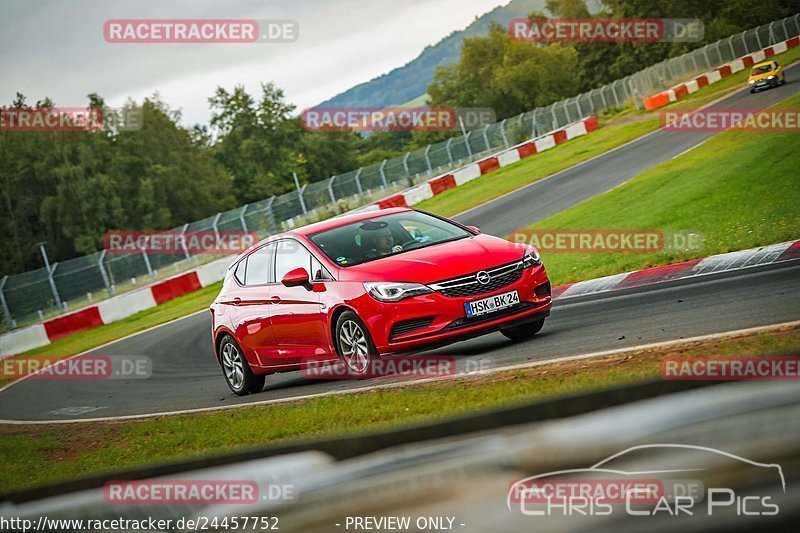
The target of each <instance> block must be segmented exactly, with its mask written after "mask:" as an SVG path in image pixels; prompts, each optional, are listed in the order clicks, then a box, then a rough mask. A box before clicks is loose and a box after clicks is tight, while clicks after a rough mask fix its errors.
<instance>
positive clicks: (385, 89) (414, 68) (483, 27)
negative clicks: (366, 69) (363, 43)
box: [319, 0, 545, 107]
mask: <svg viewBox="0 0 800 533" xmlns="http://www.w3.org/2000/svg"><path fill="white" fill-rule="evenodd" d="M544 4H545V0H512V1H511V2H510V3H508V4H507V5H505V6H500V7H496V8H495V9H493V10H491V11H489V12H488V13H486V14H484V15H483V16H481V17H479V18H477V19H475V21H474V22H473V23H472V24H470V25H469V26H467V28H465V29H464V30H461V31H456V32H453V33H451V34H450V35H448V36H447V37H445V38H444V39H442V40H441V41H439V42H438V43H436V44H435V45H432V46H427V47H426V48H425V50H423V51H422V53H421V54H420V55H419V56H417V57H416V59H414V60H412V61H410V62H409V63H406V64H405V65H403V66H402V67H399V68H396V69H394V70H392V71H391V72H388V73H387V74H383V75H382V76H378V77H377V78H374V79H372V80H370V81H368V82H366V83H362V84H360V85H356V86H355V87H353V88H351V89H348V90H346V91H345V92H343V93H340V94H338V95H336V96H334V97H333V98H331V99H330V100H327V101H325V102H323V103H321V104H319V105H320V106H325V107H334V106H349V107H377V106H387V105H400V104H404V103H406V102H408V101H409V100H412V99H414V98H416V97H418V96H420V95H422V94H424V93H425V91H426V90H427V88H428V84H429V83H430V82H431V81H432V80H433V74H434V71H435V70H436V67H437V66H444V65H452V64H454V63H456V62H457V61H458V57H459V54H460V53H461V42H462V40H463V39H464V38H465V37H472V36H475V35H484V34H486V33H488V31H489V24H490V23H491V22H492V21H495V22H498V23H500V24H502V25H504V26H505V25H506V24H508V22H509V21H510V20H511V19H515V18H520V17H527V16H528V15H529V14H530V13H531V12H532V11H544Z"/></svg>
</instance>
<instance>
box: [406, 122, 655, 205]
mask: <svg viewBox="0 0 800 533" xmlns="http://www.w3.org/2000/svg"><path fill="white" fill-rule="evenodd" d="M658 127H659V121H658V120H646V121H640V122H633V123H629V124H621V125H617V126H609V127H603V128H601V129H599V130H597V131H595V132H592V133H591V134H590V135H587V136H585V137H578V138H577V139H573V140H571V141H569V142H567V143H564V144H561V145H558V146H556V147H555V148H551V149H550V150H547V151H546V152H542V153H541V154H536V155H535V156H533V157H531V158H529V159H524V160H522V161H521V162H519V163H516V164H514V165H511V166H508V167H503V168H501V169H499V170H496V171H494V172H492V173H491V174H487V175H485V176H481V177H480V178H477V179H474V180H472V181H470V182H469V183H466V184H464V185H462V186H460V187H456V188H455V189H450V190H448V191H445V192H444V193H442V194H439V195H438V196H434V197H433V198H430V199H428V200H425V201H424V202H421V203H419V204H417V205H416V206H414V207H416V208H419V209H424V210H426V211H432V212H434V213H437V214H439V215H442V216H453V215H455V214H457V213H460V212H462V211H465V210H467V209H470V208H472V207H475V206H478V205H480V204H483V203H486V202H488V201H490V200H493V199H494V198H497V197H499V196H502V195H504V194H506V193H508V192H511V191H514V190H516V189H519V188H520V187H523V186H525V185H528V184H530V183H533V182H535V181H538V180H540V179H542V178H545V177H547V176H550V175H552V174H555V173H556V172H560V171H561V170H564V169H566V168H569V167H572V166H574V165H577V164H578V163H582V162H583V161H586V160H587V159H591V158H592V157H595V156H598V155H601V154H603V153H605V152H608V151H609V150H613V149H614V148H616V147H618V146H621V145H623V144H625V143H626V142H629V141H632V140H634V139H636V138H637V137H641V136H642V135H645V134H646V133H649V132H651V131H654V130H656V129H658Z"/></svg>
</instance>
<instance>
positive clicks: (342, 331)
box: [335, 311, 378, 376]
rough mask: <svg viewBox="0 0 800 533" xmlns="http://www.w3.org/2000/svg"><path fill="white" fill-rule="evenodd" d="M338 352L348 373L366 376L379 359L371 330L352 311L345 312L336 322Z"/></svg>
mask: <svg viewBox="0 0 800 533" xmlns="http://www.w3.org/2000/svg"><path fill="white" fill-rule="evenodd" d="M335 333H336V337H335V338H336V350H337V351H338V353H339V357H340V358H341V359H342V362H343V363H344V364H345V367H346V368H347V371H348V373H350V374H351V375H353V376H364V375H365V374H367V373H368V372H369V369H370V364H371V363H372V361H373V360H375V359H376V358H377V357H378V351H377V350H376V349H375V344H374V343H373V342H372V337H370V334H369V330H368V329H367V327H366V326H365V325H364V323H363V322H362V321H361V319H360V318H358V315H356V314H355V313H354V312H352V311H345V312H344V313H342V314H341V315H339V318H338V320H336V328H335Z"/></svg>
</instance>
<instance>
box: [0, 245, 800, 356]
mask: <svg viewBox="0 0 800 533" xmlns="http://www.w3.org/2000/svg"><path fill="white" fill-rule="evenodd" d="M792 259H800V240H797V241H789V242H782V243H779V244H772V245H769V246H762V247H761V248H752V249H750V250H742V251H739V252H730V253H726V254H720V255H712V256H710V257H706V258H705V259H695V260H692V261H685V262H683V263H675V264H672V265H664V266H657V267H652V268H646V269H644V270H637V271H634V272H626V273H624V274H616V275H614V276H606V277H604V278H597V279H592V280H588V281H580V282H578V283H571V284H568V285H560V286H558V287H554V288H553V298H554V299H555V298H571V297H576V296H584V295H587V294H595V293H599V292H607V291H616V290H622V289H628V288H631V287H639V286H642V285H649V284H653V283H663V282H666V281H673V280H677V279H685V278H690V277H695V276H700V275H706V274H714V273H717V272H725V271H731V270H739V269H743V268H749V267H754V266H760V265H767V264H771V263H777V262H779V261H789V260H792ZM230 261H231V258H225V259H220V260H217V261H214V262H213V263H209V264H207V265H203V266H201V267H198V268H197V269H195V270H192V271H191V272H186V273H184V274H181V275H179V276H175V277H172V278H169V279H166V280H164V281H160V282H158V283H156V284H154V285H151V286H149V287H145V288H142V289H138V290H136V291H131V292H128V293H125V294H121V295H119V296H115V297H113V298H110V299H108V300H105V301H103V302H100V303H99V304H97V305H94V306H91V307H87V308H85V309H81V310H80V311H76V312H74V313H70V314H68V315H64V316H61V317H58V318H54V319H52V320H48V321H46V322H44V323H42V324H36V325H34V326H29V327H27V328H22V329H18V330H15V331H12V332H11V333H7V334H5V335H2V336H0V354H3V355H2V356H0V358H2V357H6V356H9V355H13V354H18V353H22V352H24V351H27V350H33V349H35V348H40V347H42V346H46V345H47V344H50V343H51V342H53V341H55V340H57V339H60V338H62V337H66V336H67V335H71V334H73V333H77V332H79V331H86V330H89V329H92V328H95V327H98V326H101V325H103V324H109V323H111V322H114V321H116V320H120V319H123V318H125V317H128V316H131V315H133V314H135V313H138V312H139V311H142V310H144V309H150V308H152V307H156V306H157V305H159V304H161V303H164V302H166V301H169V300H171V299H173V298H176V297H178V296H181V295H183V294H188V293H190V292H194V291H196V290H197V289H199V288H201V287H205V286H207V285H211V284H212V283H216V282H217V281H220V280H221V279H223V278H224V277H225V271H226V270H227V266H228V264H229V263H230Z"/></svg>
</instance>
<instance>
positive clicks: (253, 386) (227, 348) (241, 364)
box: [219, 334, 267, 396]
mask: <svg viewBox="0 0 800 533" xmlns="http://www.w3.org/2000/svg"><path fill="white" fill-rule="evenodd" d="M219 362H220V367H221V368H222V376H223V377H224V378H225V383H227V384H228V387H229V388H230V389H231V391H233V393H234V394H235V395H237V396H247V395H248V394H255V393H257V392H261V389H263V388H264V382H265V381H266V379H267V377H266V376H264V375H256V374H254V373H253V370H252V369H251V368H250V364H249V363H248V362H247V358H246V357H245V356H244V352H242V349H241V347H239V344H238V343H237V342H236V340H235V339H234V338H233V337H232V336H230V335H227V334H226V335H225V336H224V337H222V340H221V341H220V343H219Z"/></svg>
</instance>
